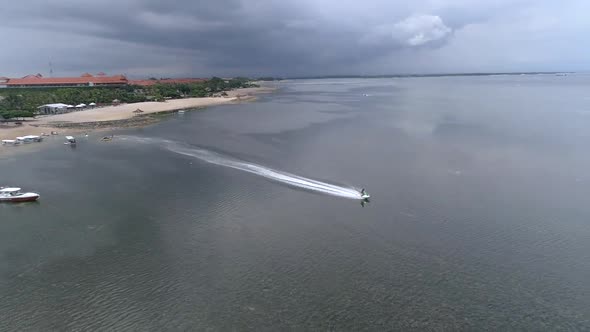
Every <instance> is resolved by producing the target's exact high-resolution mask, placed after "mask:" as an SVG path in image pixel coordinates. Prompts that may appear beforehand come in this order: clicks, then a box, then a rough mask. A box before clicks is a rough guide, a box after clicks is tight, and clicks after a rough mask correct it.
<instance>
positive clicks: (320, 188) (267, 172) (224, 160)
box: [125, 136, 362, 199]
mask: <svg viewBox="0 0 590 332" xmlns="http://www.w3.org/2000/svg"><path fill="white" fill-rule="evenodd" d="M125 139H131V140H134V141H136V142H148V143H159V144H161V145H162V146H164V147H165V148H166V149H167V150H169V151H172V152H174V153H178V154H181V155H185V156H189V157H193V158H197V159H199V160H202V161H205V162H208V163H211V164H215V165H219V166H224V167H229V168H233V169H237V170H241V171H244V172H248V173H251V174H255V175H258V176H262V177H264V178H267V179H269V180H273V181H276V182H280V183H284V184H287V185H290V186H293V187H298V188H302V189H307V190H312V191H316V192H319V193H322V194H326V195H332V196H338V197H343V198H349V199H361V198H362V197H361V194H360V192H359V191H358V190H357V189H355V188H352V187H343V186H339V185H335V184H331V183H326V182H322V181H318V180H313V179H309V178H306V177H303V176H299V175H295V174H291V173H287V172H282V171H278V170H275V169H272V168H268V167H264V166H261V165H257V164H254V163H249V162H245V161H242V160H238V159H236V158H232V157H229V156H224V155H222V154H219V153H216V152H213V151H209V150H205V149H201V148H197V147H192V146H186V145H182V144H180V143H177V142H174V141H168V140H158V139H152V138H140V137H129V136H127V137H125Z"/></svg>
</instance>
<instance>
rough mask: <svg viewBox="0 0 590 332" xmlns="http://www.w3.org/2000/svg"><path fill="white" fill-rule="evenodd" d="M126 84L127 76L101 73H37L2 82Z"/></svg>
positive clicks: (12, 85)
mask: <svg viewBox="0 0 590 332" xmlns="http://www.w3.org/2000/svg"><path fill="white" fill-rule="evenodd" d="M0 82H1V80H0ZM127 84H128V81H127V78H126V77H125V76H123V75H116V76H106V75H104V74H102V73H100V74H99V75H96V76H93V75H91V74H88V73H86V74H84V75H82V76H80V77H43V75H41V74H37V75H28V76H25V77H23V78H10V79H8V81H7V82H6V83H4V85H6V87H8V88H49V87H82V86H122V85H127ZM0 85H2V83H0Z"/></svg>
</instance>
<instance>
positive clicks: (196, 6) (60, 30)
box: [0, 0, 548, 75]
mask: <svg viewBox="0 0 590 332" xmlns="http://www.w3.org/2000/svg"><path fill="white" fill-rule="evenodd" d="M547 1H548V0H547ZM533 5H534V6H538V5H539V2H538V1H532V0H513V1H508V0H497V1H492V0H489V1H473V0H430V1H424V2H411V1H389V0H372V1H364V2H358V1H346V0H342V1H340V0H298V1H295V0H285V1H270V0H259V1H255V0H218V1H191V0H170V1H158V0H143V1H140V0H129V1H118V0H117V1H115V0H103V1H80V0H53V1H45V0H44V1H41V0H29V1H20V2H8V3H6V4H3V8H2V11H0V38H2V39H3V40H5V41H8V40H11V41H12V40H14V41H17V40H21V41H23V42H25V43H26V44H27V45H28V46H27V47H19V48H18V49H19V50H21V52H23V53H26V54H21V55H20V56H19V55H16V54H10V53H5V54H4V53H0V66H2V65H3V64H9V65H10V67H11V70H14V69H12V68H15V69H16V68H23V69H22V70H27V71H31V69H29V68H32V67H33V64H39V63H46V62H47V61H48V58H50V57H53V58H59V61H58V62H60V63H62V68H63V70H64V71H72V72H74V71H86V70H90V69H87V68H89V67H92V68H94V67H98V66H103V67H104V68H103V69H102V70H105V71H110V70H109V69H110V68H112V69H113V70H118V71H122V72H128V73H134V74H135V73H137V75H141V73H143V72H145V71H146V70H149V71H150V72H165V71H166V70H169V71H171V75H172V74H176V73H180V75H182V72H183V71H185V73H186V75H211V74H218V73H224V74H232V73H235V74H260V75H267V74H273V75H314V74H335V73H342V72H346V73H358V72H360V71H363V72H364V71H365V70H368V71H369V72H372V73H382V72H400V71H404V72H407V71H412V70H419V69H420V64H419V63H417V62H412V61H411V59H413V58H416V59H423V58H426V57H428V55H429V54H430V55H436V54H438V53H440V52H437V51H436V50H437V49H441V48H446V47H447V45H449V44H453V39H454V38H455V36H456V35H457V34H456V32H457V31H462V29H464V27H467V26H469V25H470V24H471V25H472V24H482V22H487V21H490V20H492V21H493V20H494V19H495V18H496V17H501V16H504V15H505V13H506V12H507V11H512V12H514V11H516V9H519V10H526V9H527V8H528V6H533ZM489 33H494V32H493V31H490V32H489ZM48 39H50V40H56V41H59V44H57V43H56V44H54V45H53V46H51V45H49V44H47V43H45V41H47V40H48ZM76 45H84V47H76ZM516 47H517V45H516ZM63 49H67V50H68V51H67V52H66V51H64V50H63ZM27 50H28V52H27ZM409 52H410V53H409ZM412 53H413V54H412ZM34 55H35V56H34ZM458 56H460V54H458ZM24 59H28V62H25V60H24ZM430 63H432V64H435V63H436V59H434V58H433V59H432V60H431V61H430ZM443 67H444V66H441V68H443ZM435 70H436V69H435ZM6 71H7V70H6V69H4V68H2V67H0V74H4V72H6ZM36 71H38V70H36ZM23 74H24V73H23Z"/></svg>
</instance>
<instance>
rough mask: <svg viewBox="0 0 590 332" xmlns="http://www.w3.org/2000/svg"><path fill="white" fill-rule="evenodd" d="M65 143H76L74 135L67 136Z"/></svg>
mask: <svg viewBox="0 0 590 332" xmlns="http://www.w3.org/2000/svg"><path fill="white" fill-rule="evenodd" d="M64 144H76V139H75V138H74V136H66V142H65V143H64Z"/></svg>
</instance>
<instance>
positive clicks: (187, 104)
mask: <svg viewBox="0 0 590 332" xmlns="http://www.w3.org/2000/svg"><path fill="white" fill-rule="evenodd" d="M275 90H276V89H275V88H272V87H258V88H244V89H237V90H232V91H227V94H228V96H227V97H203V98H184V99H170V100H167V101H164V102H140V103H131V104H121V105H118V106H107V107H100V108H94V109H89V110H85V111H78V112H71V113H65V114H58V115H48V116H38V117H36V118H35V119H33V120H27V121H23V124H22V125H20V126H14V127H4V126H1V125H0V140H2V139H15V137H18V136H24V135H41V134H42V133H50V132H52V131H56V132H58V133H59V135H61V136H63V135H75V134H79V133H81V132H92V131H93V130H108V129H117V128H125V127H136V126H145V125H149V124H153V123H155V122H157V121H159V120H160V117H158V116H157V115H159V114H163V113H170V112H175V111H179V110H187V109H200V108H206V107H208V106H216V105H224V104H232V103H240V102H247V101H253V100H256V98H257V97H256V95H258V94H262V93H271V92H273V91H275ZM137 109H140V110H142V112H141V113H134V111H135V110H137ZM41 144H42V143H41ZM27 145H30V144H27ZM35 145H37V144H35ZM6 150H7V149H3V148H2V147H0V154H2V153H3V152H4V151H6ZM19 150H20V149H19Z"/></svg>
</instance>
